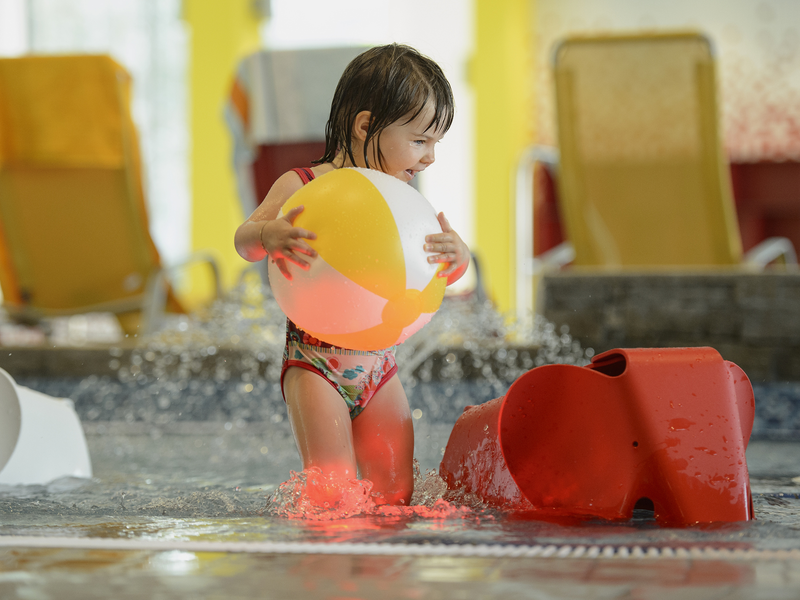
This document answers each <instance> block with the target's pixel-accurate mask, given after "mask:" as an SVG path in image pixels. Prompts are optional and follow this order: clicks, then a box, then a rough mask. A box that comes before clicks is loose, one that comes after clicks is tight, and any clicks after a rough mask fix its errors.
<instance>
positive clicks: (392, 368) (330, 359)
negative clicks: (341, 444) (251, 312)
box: [281, 169, 397, 419]
mask: <svg viewBox="0 0 800 600" xmlns="http://www.w3.org/2000/svg"><path fill="white" fill-rule="evenodd" d="M293 170H294V171H295V172H296V173H297V174H298V175H299V176H300V179H302V180H303V184H306V183H308V182H309V181H311V180H312V179H314V173H313V172H312V171H311V169H293ZM394 351H395V346H392V347H391V348H387V349H385V350H374V351H362V350H348V349H347V348H340V347H338V346H334V345H332V344H328V343H326V342H323V341H320V340H318V339H317V338H315V337H312V336H311V335H310V334H309V333H308V332H306V331H303V330H302V329H300V328H299V327H298V326H297V325H296V324H295V323H293V322H292V321H291V320H289V319H286V347H285V349H284V351H283V366H282V368H281V392H282V393H283V378H284V376H285V375H286V370H287V369H288V368H289V367H300V368H302V369H306V370H308V371H311V372H312V373H316V374H318V375H319V376H321V377H323V378H324V379H325V380H327V381H328V383H330V384H331V385H332V386H333V387H334V389H335V390H336V391H337V392H339V395H340V396H341V397H342V398H343V399H344V401H345V403H347V407H348V408H349V409H350V418H351V419H355V418H356V417H357V416H358V415H359V413H360V412H361V411H362V410H364V407H365V406H366V405H367V403H368V402H369V401H370V399H371V398H372V396H374V395H375V392H377V391H378V390H379V389H380V388H381V386H382V385H383V384H384V383H386V382H387V381H389V379H391V378H392V376H393V375H394V374H395V373H397V363H396V362H395V357H394ZM283 396H284V399H285V398H286V394H285V393H284V394H283Z"/></svg>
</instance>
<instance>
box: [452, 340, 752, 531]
mask: <svg viewBox="0 0 800 600" xmlns="http://www.w3.org/2000/svg"><path fill="white" fill-rule="evenodd" d="M753 415H754V404H753V392H752V387H751V386H750V382H749V381H748V380H747V377H746V375H745V374H744V373H743V372H742V370H741V369H739V368H738V367H737V366H736V365H733V364H732V363H729V362H726V361H724V360H722V357H721V356H720V355H719V354H718V353H717V352H716V351H715V350H714V349H712V348H671V349H635V350H613V351H610V352H606V353H604V354H601V355H598V356H597V357H595V360H594V361H593V362H592V364H591V365H588V366H587V367H576V366H571V365H548V366H544V367H539V368H536V369H533V370H532V371H529V372H528V373H526V374H524V375H523V376H522V377H520V378H519V379H518V380H517V381H516V382H515V383H514V384H513V385H512V386H511V388H510V389H509V391H508V393H507V394H506V395H505V396H504V397H503V398H502V399H498V400H493V401H492V402H490V403H487V404H485V405H482V406H480V407H474V408H472V409H470V410H466V411H465V412H464V414H463V415H462V416H461V418H460V419H459V420H458V422H457V423H456V426H455V428H454V429H453V433H452V434H451V438H450V442H449V443H448V446H447V449H446V451H445V456H444V459H443V461H442V468H441V472H442V475H443V477H445V480H446V481H448V485H450V486H451V487H453V486H456V487H457V486H458V485H466V486H468V487H470V488H471V489H469V490H468V491H470V492H472V493H475V494H477V495H478V496H481V497H483V498H484V499H485V500H486V501H488V502H489V503H492V504H495V505H498V506H500V505H506V506H508V505H511V506H514V507H518V508H526V507H528V508H529V509H531V510H535V511H539V512H541V513H542V515H543V516H544V515H553V516H592V517H600V518H604V519H609V520H621V519H629V518H631V517H632V516H633V510H634V508H636V507H648V508H650V509H652V510H653V512H654V515H655V518H656V520H657V521H658V522H659V523H661V524H664V525H688V524H694V523H706V522H713V521H744V520H748V519H751V518H752V501H751V496H750V484H749V478H748V473H747V463H746V460H745V449H746V446H747V441H748V439H749V437H750V431H751V430H752V426H753ZM498 447H499V450H500V451H499V452H497V448H498ZM478 458H480V460H478ZM448 477H449V478H448ZM510 481H513V482H514V483H515V484H516V487H515V486H514V485H511V483H510ZM528 503H529V506H528Z"/></svg>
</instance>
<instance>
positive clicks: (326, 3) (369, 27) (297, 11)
mask: <svg viewBox="0 0 800 600" xmlns="http://www.w3.org/2000/svg"><path fill="white" fill-rule="evenodd" d="M271 5H272V17H271V19H269V21H267V23H266V25H265V27H264V31H263V39H264V43H265V45H266V46H267V47H268V48H273V49H280V48H283V49H288V48H314V47H316V48H319V47H327V46H337V45H338V46H342V45H360V44H363V45H365V46H372V45H378V44H386V43H390V42H398V43H405V44H408V45H410V46H413V47H415V48H416V49H417V50H419V51H420V52H422V53H423V54H426V55H427V56H430V57H431V58H433V59H434V60H435V61H436V62H437V63H439V65H440V66H441V67H442V69H443V70H444V72H445V75H446V76H447V78H448V80H449V81H450V84H451V85H452V87H453V94H454V96H455V101H456V118H455V121H454V123H453V126H452V127H451V129H450V131H449V132H448V133H447V135H446V136H445V138H444V140H442V142H441V144H439V146H438V147H437V150H436V164H435V165H434V166H433V167H432V168H430V169H428V170H427V171H425V173H423V174H422V175H421V176H420V191H421V192H422V194H423V195H424V196H425V197H426V198H427V199H428V200H429V201H430V202H431V204H433V205H434V206H435V207H436V208H437V209H438V210H443V211H444V212H445V214H446V215H447V217H448V219H449V220H450V223H451V224H452V225H453V228H454V229H455V230H456V231H458V232H459V234H460V235H461V236H462V237H463V238H464V240H465V241H466V242H467V244H469V243H470V241H471V240H472V239H473V237H474V234H473V220H472V219H473V212H474V211H473V202H474V198H473V186H472V181H473V177H472V174H471V172H472V169H473V164H472V128H473V122H472V120H473V116H472V115H473V108H472V106H473V105H472V95H471V92H470V89H469V86H468V84H467V62H468V59H469V56H470V54H471V52H472V33H473V32H472V3H471V2H469V1H467V0H427V1H426V0H403V1H402V2H401V1H398V0H336V1H333V2H331V1H330V0H303V1H302V2H298V1H297V0H272V2H271Z"/></svg>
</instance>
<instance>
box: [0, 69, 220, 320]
mask: <svg viewBox="0 0 800 600" xmlns="http://www.w3.org/2000/svg"><path fill="white" fill-rule="evenodd" d="M130 89H131V80H130V77H129V75H128V74H127V72H126V71H125V70H124V69H123V68H122V67H121V66H120V65H118V64H117V63H116V62H114V61H113V60H112V59H111V58H109V57H107V56H88V55H87V56H33V57H25V58H13V59H0V285H1V286H2V290H3V300H4V307H5V308H6V310H7V311H8V313H9V314H10V315H11V316H12V317H14V318H17V319H19V320H34V321H35V320H38V319H40V318H42V317H46V316H57V315H67V314H76V313H86V312H96V311H102V312H113V313H115V314H117V316H118V317H119V319H120V323H121V324H122V326H123V329H124V330H126V331H127V332H135V331H141V330H143V329H144V330H146V329H149V328H152V327H153V326H155V319H156V318H157V317H158V315H159V314H160V311H161V310H162V309H163V308H164V307H165V305H168V306H169V308H171V309H172V310H175V311H180V310H181V309H180V305H179V304H178V302H177V300H176V299H175V297H174V295H173V293H172V291H171V290H170V289H169V288H168V287H167V286H165V277H166V273H165V270H164V268H163V267H162V264H161V260H160V258H159V254H158V251H157V250H156V247H155V245H154V244H153V241H152V239H151V237H150V233H149V230H148V222H147V209H146V205H145V199H144V193H143V189H142V171H141V163H140V158H139V147H138V142H137V137H136V131H135V128H134V125H133V122H132V120H131V113H130V95H131V92H130ZM203 260H207V258H206V257H203ZM210 264H211V266H212V269H213V270H214V274H215V276H216V275H218V274H217V272H216V266H215V265H213V263H210ZM218 281H219V280H218V277H217V282H218ZM217 291H219V284H218V283H217ZM142 317H144V322H142Z"/></svg>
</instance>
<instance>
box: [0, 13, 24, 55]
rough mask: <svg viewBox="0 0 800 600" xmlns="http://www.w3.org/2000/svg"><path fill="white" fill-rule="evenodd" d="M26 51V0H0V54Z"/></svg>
mask: <svg viewBox="0 0 800 600" xmlns="http://www.w3.org/2000/svg"><path fill="white" fill-rule="evenodd" d="M27 51H28V2H27V0H0V56H19V55H21V54H24V53H25V52H27Z"/></svg>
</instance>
